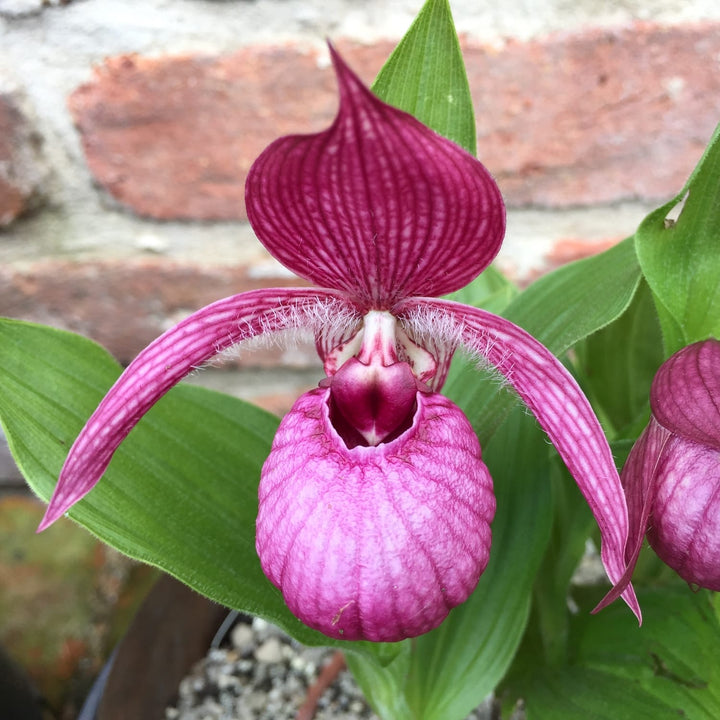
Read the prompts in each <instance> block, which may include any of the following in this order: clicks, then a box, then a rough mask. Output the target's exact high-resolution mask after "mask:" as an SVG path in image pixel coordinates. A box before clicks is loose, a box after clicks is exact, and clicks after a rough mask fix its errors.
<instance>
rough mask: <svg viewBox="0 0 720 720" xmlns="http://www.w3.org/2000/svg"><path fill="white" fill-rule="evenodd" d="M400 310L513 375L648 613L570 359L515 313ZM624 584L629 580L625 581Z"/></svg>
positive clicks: (607, 553)
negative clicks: (566, 363) (509, 316)
mask: <svg viewBox="0 0 720 720" xmlns="http://www.w3.org/2000/svg"><path fill="white" fill-rule="evenodd" d="M393 312H394V313H395V314H396V315H397V316H398V318H399V319H400V321H401V324H406V325H408V326H409V327H410V329H411V330H412V332H413V333H414V336H415V337H416V338H418V339H419V338H420V337H421V336H422V334H423V327H424V328H426V332H427V333H428V334H432V333H435V334H436V335H437V334H440V333H444V334H446V335H447V337H448V342H456V343H460V344H462V345H464V346H465V347H466V348H468V349H469V350H471V351H472V352H474V353H477V354H479V355H480V356H482V357H484V358H485V359H486V360H487V361H489V363H490V364H491V365H493V366H494V367H495V368H497V370H498V371H499V372H500V373H501V374H502V375H503V376H504V377H505V378H506V379H507V381H508V382H509V383H510V385H511V386H512V387H513V388H514V389H515V391H516V392H517V393H518V395H519V396H520V398H521V399H522V401H523V402H524V403H525V404H526V405H527V406H528V407H529V408H530V410H531V411H532V412H533V414H534V415H535V417H536V418H537V420H538V422H539V424H540V426H541V427H542V428H543V430H544V431H545V432H546V433H547V435H548V437H549V438H550V440H551V441H552V443H553V445H555V447H556V449H557V451H558V453H559V454H560V457H561V458H562V459H563V461H564V462H565V464H566V465H567V467H568V470H569V471H570V473H571V474H572V476H573V477H574V478H575V481H576V482H577V484H578V487H579V488H580V491H581V492H582V494H583V495H584V496H585V499H586V500H587V502H588V504H589V505H590V508H591V510H592V512H593V515H594V516H595V519H596V521H597V523H598V525H599V527H600V533H601V537H602V547H601V557H602V560H603V564H604V565H605V569H606V571H607V574H608V577H609V578H610V580H611V581H612V583H613V584H614V585H615V586H616V589H617V590H618V593H619V594H621V595H622V597H623V599H624V600H625V602H626V603H627V604H628V606H629V607H630V609H631V610H632V611H633V612H634V613H635V615H636V616H637V618H638V620H641V618H642V615H641V612H640V607H639V605H638V602H637V598H636V596H635V591H634V590H633V587H632V585H631V584H630V579H629V575H628V576H626V570H627V565H626V561H625V547H626V544H627V541H628V512H627V505H626V502H625V495H624V493H623V489H622V485H621V483H620V477H619V476H618V473H617V470H616V468H615V463H614V461H613V457H612V453H611V451H610V446H609V445H608V442H607V439H606V437H605V434H604V433H603V431H602V428H601V427H600V423H599V421H598V419H597V417H596V416H595V413H594V412H593V410H592V408H591V407H590V403H589V402H588V400H587V398H586V397H585V395H584V394H583V392H582V390H581V389H580V388H579V386H578V384H577V383H576V382H575V379H574V378H573V377H572V376H571V375H570V373H569V372H568V371H567V370H566V369H565V367H563V365H562V363H561V362H560V361H559V360H558V359H557V358H556V357H555V356H554V355H553V354H552V353H551V352H550V351H549V350H548V349H547V348H546V347H545V346H544V345H543V344H542V343H540V342H539V341H537V340H536V339H535V338H533V337H532V336H531V335H530V334H528V333H527V332H525V331H524V330H523V329H522V328H519V327H518V326H517V325H514V324H513V323H511V322H510V321H508V320H505V319H504V318H501V317H499V316H497V315H493V314H492V313H489V312H486V311H484V310H479V309H477V308H471V307H468V306H466V305H462V304H460V303H455V302H451V301H448V300H435V299H431V298H417V299H408V300H405V301H402V302H400V303H399V304H398V305H397V306H396V307H395V308H394V309H393ZM619 583H622V584H620V585H619Z"/></svg>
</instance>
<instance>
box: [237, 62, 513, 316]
mask: <svg viewBox="0 0 720 720" xmlns="http://www.w3.org/2000/svg"><path fill="white" fill-rule="evenodd" d="M331 53H332V57H333V62H334V64H335V71H336V73H337V79H338V84H339V89H340V108H339V110H338V115H337V117H336V119H335V122H334V123H333V125H332V126H331V127H330V128H329V129H328V130H326V131H324V132H321V133H318V134H316V135H295V136H289V137H285V138H280V139H279V140H276V141H275V142H274V143H273V144H272V145H270V147H268V148H267V149H266V150H265V151H264V152H263V154H262V155H261V156H260V157H259V158H258V159H257V160H256V161H255V164H254V165H253V166H252V168H251V169H250V173H249V175H248V179H247V184H246V190H245V197H246V205H247V211H248V217H249V218H250V222H251V223H252V226H253V228H254V230H255V232H256V234H257V236H258V237H259V238H260V240H261V241H262V242H263V244H264V245H265V246H266V247H267V248H268V250H269V251H270V252H271V253H272V254H273V255H274V256H275V257H276V258H278V259H279V260H280V262H282V263H283V264H284V265H286V266H287V267H288V268H290V269H291V270H292V271H293V272H295V273H297V274H298V275H301V276H302V277H305V278H307V279H309V280H311V281H313V282H315V283H317V284H318V285H321V286H324V287H331V288H337V289H340V290H345V291H346V292H347V293H348V294H349V295H351V296H353V297H354V298H355V299H357V300H358V302H362V303H364V304H365V309H369V308H371V307H372V308H380V309H383V308H385V309H386V308H388V307H390V306H391V305H392V304H393V302H394V301H396V300H398V299H400V298H403V297H408V296H411V295H441V294H443V293H447V292H451V291H453V290H457V289H458V288H460V287H463V286H464V285H466V284H467V283H468V282H469V281H470V280H472V279H473V278H474V277H475V276H476V275H478V274H479V273H480V272H481V271H482V270H483V269H484V268H485V267H487V265H488V264H489V263H490V262H491V260H492V259H493V257H495V255H496V254H497V252H498V250H499V249H500V244H501V241H502V238H503V235H504V232H505V207H504V204H503V201H502V197H501V195H500V191H499V190H498V188H497V185H496V184H495V182H494V180H493V179H492V177H491V176H490V174H489V173H488V171H487V170H486V169H485V168H484V167H483V166H482V165H481V164H480V163H479V162H478V161H477V160H476V159H475V158H473V157H472V156H471V155H469V154H468V153H467V152H465V151H464V150H463V149H461V148H460V147H459V146H457V145H455V144H454V143H452V142H451V141H449V140H446V139H445V138H442V137H440V136H439V135H437V134H436V133H434V132H433V131H432V130H430V129H429V128H427V127H425V126H424V125H422V124H421V123H420V122H418V121H417V120H415V118H413V117H412V116H411V115H408V114H407V113H404V112H402V111H400V110H397V109H396V108H393V107H391V106H389V105H386V104H385V103H384V102H382V101H381V100H379V99H378V98H377V97H375V96H374V95H373V94H372V93H371V92H370V91H369V90H368V89H367V88H366V87H365V86H364V85H363V84H362V82H361V81H360V80H359V79H358V78H357V76H356V75H355V74H354V73H353V72H352V71H351V70H350V68H348V66H347V65H345V63H344V62H343V61H342V59H341V58H340V57H339V56H338V55H337V53H335V52H334V51H333V50H332V48H331Z"/></svg>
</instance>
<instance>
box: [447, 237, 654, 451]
mask: <svg viewBox="0 0 720 720" xmlns="http://www.w3.org/2000/svg"><path fill="white" fill-rule="evenodd" d="M640 277H641V275H640V267H639V265H638V261H637V258H636V257H635V250H634V247H633V241H632V238H628V239H627V240H624V241H623V242H621V243H619V244H618V245H616V246H615V247H612V248H610V249H609V250H607V251H606V252H604V253H601V254H599V255H595V256H594V257H591V258H586V259H585V260H579V261H578V262H575V263H571V264H570V265H565V266H564V267H561V268H559V269H558V270H555V271H554V272H552V273H550V274H548V275H545V276H544V277H542V278H540V279H539V280H537V281H536V282H534V283H533V284H532V285H530V286H529V287H528V288H527V289H526V290H525V291H524V292H522V293H520V294H519V295H518V296H517V297H515V298H514V299H513V300H512V302H511V303H510V304H509V305H508V306H507V307H506V308H505V309H504V310H503V311H502V315H503V316H504V317H506V318H508V319H509V320H512V321H513V322H514V323H516V324H517V325H519V326H520V327H522V328H524V329H525V330H527V331H528V332H529V333H530V334H531V335H534V336H535V337H536V338H537V339H538V340H540V342H542V343H543V344H544V345H545V346H546V347H548V348H549V349H550V350H551V351H552V352H553V353H555V354H556V355H558V356H560V355H563V354H564V353H565V352H567V350H568V349H569V348H571V347H572V346H573V345H575V343H577V342H579V341H580V340H582V339H584V338H586V337H588V335H590V334H592V333H594V332H596V331H598V330H600V329H601V328H604V327H605V326H607V325H609V324H610V323H611V322H613V321H614V320H615V319H616V318H618V317H620V316H621V315H622V314H623V313H624V312H625V310H626V309H627V308H628V306H629V305H630V302H631V301H632V299H633V297H634V296H635V292H636V290H637V288H638V284H639V282H640ZM600 299H602V300H601V301H600ZM477 372H478V370H477V369H476V366H475V364H474V363H472V362H469V361H467V360H465V361H463V360H462V359H460V361H459V362H458V360H456V361H455V362H454V363H453V368H452V369H451V372H450V375H449V376H448V381H447V383H446V385H445V389H446V392H447V393H449V394H450V395H453V394H458V395H461V396H462V397H463V398H464V402H465V406H464V407H465V410H466V412H467V416H468V417H469V418H470V421H471V422H472V423H473V427H474V428H475V431H476V432H477V433H478V437H479V438H480V443H481V444H482V445H485V444H486V443H487V442H488V440H489V439H490V438H491V437H492V436H493V434H494V432H495V431H496V430H497V428H498V427H499V425H500V423H501V422H502V421H503V419H504V418H505V416H506V415H507V413H508V411H509V409H510V408H511V407H512V405H513V403H515V402H516V399H515V396H514V395H512V394H511V393H510V392H509V391H508V390H506V389H505V388H502V387H501V386H499V385H498V383H497V382H495V381H493V379H492V378H493V376H492V375H491V374H490V373H487V372H484V371H483V373H482V374H483V375H484V378H483V381H482V382H479V381H478V378H477Z"/></svg>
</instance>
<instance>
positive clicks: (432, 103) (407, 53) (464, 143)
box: [372, 0, 476, 155]
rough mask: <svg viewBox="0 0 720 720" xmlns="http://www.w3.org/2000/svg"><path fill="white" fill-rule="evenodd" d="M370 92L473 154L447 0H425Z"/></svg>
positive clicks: (466, 89)
mask: <svg viewBox="0 0 720 720" xmlns="http://www.w3.org/2000/svg"><path fill="white" fill-rule="evenodd" d="M372 89H373V92H374V93H375V94H376V95H377V96H378V97H380V98H381V99H382V100H384V101H385V102H387V103H390V104H391V105H394V106H395V107H398V108H400V109H401V110H405V112H409V113H410V114H411V115H414V116H415V117H416V118H417V119H418V120H420V122H422V123H424V124H425V125H427V126H428V127H431V128H432V129H433V130H435V132H437V133H439V134H440V135H443V136H444V137H446V138H448V139H450V140H452V141H453V142H456V143H457V144H458V145H460V146H461V147H464V148H465V149H466V150H467V151H468V152H469V153H471V154H472V155H474V154H475V152H476V150H475V114H474V113H473V106H472V98H471V97H470V86H469V85H468V80H467V75H466V73H465V63H464V61H463V57H462V52H461V51H460V43H459V42H458V37H457V33H456V32H455V25H454V23H453V19H452V14H451V12H450V5H449V3H448V1H447V0H427V2H426V3H425V5H424V6H423V8H422V10H420V13H419V14H418V16H417V17H416V18H415V21H414V22H413V24H412V26H411V27H410V29H409V30H408V32H407V34H406V35H405V37H404V38H403V39H402V40H401V41H400V44H399V45H398V46H397V47H396V48H395V50H394V51H393V53H392V55H390V57H389V58H388V60H387V62H386V63H385V65H384V66H383V68H382V70H380V72H379V74H378V76H377V78H375V82H374V84H373V86H372Z"/></svg>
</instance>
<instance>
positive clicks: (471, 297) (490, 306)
mask: <svg viewBox="0 0 720 720" xmlns="http://www.w3.org/2000/svg"><path fill="white" fill-rule="evenodd" d="M517 294H518V290H517V287H516V286H515V285H514V284H513V283H512V282H510V280H508V279H507V278H506V277H505V276H504V275H503V274H502V273H501V272H500V270H498V269H497V268H496V267H495V266H494V265H491V266H490V267H489V268H487V269H486V270H483V272H482V273H481V274H480V275H478V276H477V277H476V278H475V279H474V280H473V281H472V282H470V283H468V284H467V285H466V286H465V287H464V288H461V289H460V290H456V291H455V292H454V293H450V294H449V295H446V296H445V297H446V298H447V299H448V300H454V301H455V302H459V303H463V304H464V305H471V306H472V307H478V308H483V309H484V310H488V311H489V312H492V313H496V314H497V313H502V311H503V310H504V309H505V308H506V307H507V306H508V304H509V303H510V301H511V300H512V299H513V298H514V297H515V296H516V295H517Z"/></svg>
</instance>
